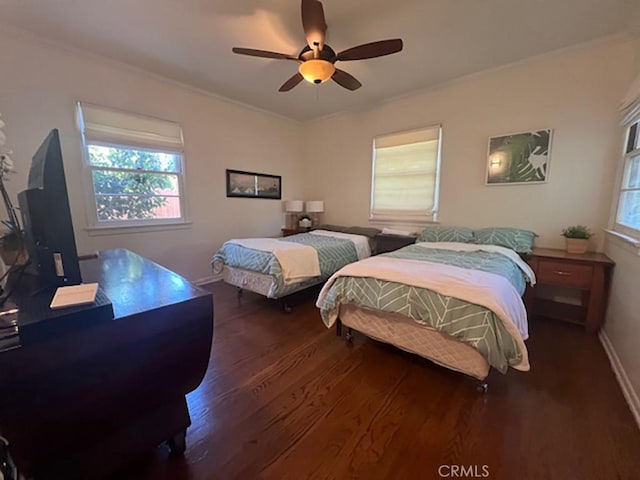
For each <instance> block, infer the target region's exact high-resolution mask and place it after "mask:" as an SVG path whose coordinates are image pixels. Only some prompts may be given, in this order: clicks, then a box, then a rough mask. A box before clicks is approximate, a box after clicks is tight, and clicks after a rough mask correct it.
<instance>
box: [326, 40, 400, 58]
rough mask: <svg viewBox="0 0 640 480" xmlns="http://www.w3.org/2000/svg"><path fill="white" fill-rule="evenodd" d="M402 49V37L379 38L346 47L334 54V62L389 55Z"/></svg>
mask: <svg viewBox="0 0 640 480" xmlns="http://www.w3.org/2000/svg"><path fill="white" fill-rule="evenodd" d="M401 50H402V39H400V38H394V39H392V40H380V41H379V42H371V43H365V44H364V45H358V46H357V47H352V48H348V49H346V50H343V51H342V52H340V53H338V54H337V55H336V58H335V59H334V60H333V61H334V62H337V61H338V60H340V61H343V62H344V61H347V60H365V59H367V58H375V57H382V56H384V55H391V54H392V53H397V52H399V51H401Z"/></svg>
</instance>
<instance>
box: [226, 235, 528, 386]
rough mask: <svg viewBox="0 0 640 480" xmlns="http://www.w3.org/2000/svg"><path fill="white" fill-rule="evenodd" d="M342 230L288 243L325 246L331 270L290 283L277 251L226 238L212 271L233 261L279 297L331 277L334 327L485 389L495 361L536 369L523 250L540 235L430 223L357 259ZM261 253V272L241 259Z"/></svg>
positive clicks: (240, 272)
mask: <svg viewBox="0 0 640 480" xmlns="http://www.w3.org/2000/svg"><path fill="white" fill-rule="evenodd" d="M461 231H463V233H464V235H461ZM341 235H342V234H340V235H336V234H335V233H329V232H316V233H309V234H303V235H296V236H293V237H298V238H293V237H287V239H281V240H286V241H288V242H294V243H298V244H309V243H311V244H314V245H315V246H316V247H317V248H316V249H317V257H318V258H319V259H320V258H321V257H322V258H323V260H322V261H320V262H319V263H320V264H321V265H323V267H321V268H320V270H321V272H320V275H318V276H315V277H313V278H307V279H298V280H297V281H294V282H293V283H292V282H291V281H290V280H289V281H285V280H284V279H283V278H281V277H280V276H279V275H278V274H279V273H280V274H281V273H282V270H283V269H282V268H280V269H279V268H278V267H279V262H278V261H277V258H276V257H275V255H271V254H270V253H269V252H266V251H264V250H262V251H258V253H257V252H256V251H252V250H251V248H250V247H251V244H244V245H238V244H237V243H236V244H233V243H230V244H229V243H228V244H225V246H224V247H223V248H222V249H221V251H220V252H218V254H216V255H215V256H214V260H213V262H214V268H215V266H216V263H217V264H220V263H225V265H224V266H223V267H222V271H223V272H224V279H225V281H227V282H228V283H231V284H233V285H236V286H238V287H241V288H248V289H250V290H253V291H256V292H258V293H261V294H263V295H265V296H268V297H271V298H279V297H281V296H283V295H287V294H288V293H291V292H292V291H297V290H299V289H301V288H306V287H308V286H309V285H313V284H318V283H324V282H326V283H325V285H324V287H323V288H322V291H321V293H320V295H319V297H318V300H317V303H316V305H317V306H318V308H319V309H320V312H321V316H322V320H323V321H324V323H325V325H326V326H327V327H328V328H330V327H332V326H333V325H334V324H337V332H338V334H340V331H341V327H342V325H344V326H346V327H347V328H348V329H349V334H350V331H351V329H353V330H357V331H359V332H361V333H363V334H365V335H367V336H369V337H371V338H374V339H376V340H379V341H383V342H386V343H390V344H392V345H395V346H396V347H398V348H401V349H403V350H406V351H409V352H412V353H415V354H418V355H420V356H422V357H425V358H428V359H430V360H432V361H434V362H435V363H438V364H440V365H442V366H445V367H447V368H450V369H452V370H455V371H458V372H462V373H464V374H467V375H469V376H471V377H473V378H475V379H477V380H479V381H480V387H481V388H482V389H483V390H485V389H486V383H485V382H484V380H485V378H486V377H487V375H488V373H489V370H490V367H493V368H495V369H496V370H498V371H500V372H502V373H506V371H507V370H508V368H509V367H511V368H514V369H517V370H521V371H526V370H528V369H529V361H528V354H527V349H526V346H525V344H524V340H526V339H527V337H528V330H527V313H526V310H525V307H524V303H523V302H522V295H523V294H524V291H525V287H526V283H527V282H531V283H534V282H535V278H534V274H533V271H532V270H531V269H530V268H529V266H528V265H527V264H526V263H525V262H524V261H523V260H522V259H521V257H520V255H519V253H523V252H525V253H526V251H527V249H529V250H530V248H531V244H532V243H533V237H534V236H535V234H533V233H532V232H528V231H524V230H518V229H482V230H479V231H476V232H473V231H471V230H470V229H457V230H455V232H454V233H452V232H451V228H449V227H430V229H427V230H425V232H423V234H422V235H421V236H420V237H419V238H418V242H417V243H416V244H414V245H410V246H407V247H404V248H402V249H400V250H397V251H395V252H391V253H387V254H384V255H378V256H374V257H370V258H368V255H366V254H365V252H366V250H365V249H364V248H363V247H360V248H361V252H360V254H359V255H358V253H357V252H356V250H357V249H356V247H355V244H354V241H356V240H357V239H355V238H347V237H344V236H341ZM318 237H319V238H321V239H322V240H319V238H318ZM329 239H331V240H329ZM335 240H337V241H335ZM340 240H342V241H340ZM345 241H346V242H347V243H344V242H345ZM349 243H351V245H349ZM229 245H234V246H233V247H231V246H229ZM338 245H340V247H338ZM329 246H330V247H329ZM336 247H338V248H336ZM247 250H248V251H247ZM338 251H339V252H340V253H339V254H338V253H337V252H338ZM329 252H331V253H329ZM255 256H257V257H259V258H260V259H261V260H262V262H261V263H260V262H256V261H252V262H251V264H252V265H257V264H258V263H260V268H259V269H258V270H254V271H250V270H249V268H247V267H248V266H249V264H248V263H247V262H246V261H245V262H244V263H243V264H242V265H240V263H241V261H240V259H241V257H244V258H245V260H246V258H249V257H255ZM354 258H356V259H357V260H359V261H355V260H354ZM328 259H333V261H332V262H328V261H327V260H328ZM254 260H255V259H254ZM227 262H228V263H227ZM341 263H342V264H344V266H342V265H341V266H338V265H339V264H341ZM329 265H330V266H329ZM336 267H337V268H336ZM332 269H335V270H334V272H335V273H334V272H331V270H332ZM349 336H350V335H349Z"/></svg>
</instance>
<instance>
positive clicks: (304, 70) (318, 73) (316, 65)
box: [298, 58, 336, 83]
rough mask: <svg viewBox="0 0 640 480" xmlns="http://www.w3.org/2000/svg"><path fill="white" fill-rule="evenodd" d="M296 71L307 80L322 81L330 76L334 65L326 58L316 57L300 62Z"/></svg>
mask: <svg viewBox="0 0 640 480" xmlns="http://www.w3.org/2000/svg"><path fill="white" fill-rule="evenodd" d="M298 71H299V72H300V75H302V76H303V77H304V79H305V80H306V81H307V82H310V83H323V82H326V81H327V80H329V79H330V78H331V76H332V75H333V74H334V73H335V71H336V67H334V66H333V63H331V62H328V61H327V60H322V59H320V58H316V59H311V60H307V61H306V62H303V63H301V64H300V67H299V68H298Z"/></svg>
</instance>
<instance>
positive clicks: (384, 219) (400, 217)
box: [369, 123, 443, 224]
mask: <svg viewBox="0 0 640 480" xmlns="http://www.w3.org/2000/svg"><path fill="white" fill-rule="evenodd" d="M435 129H438V148H437V152H436V165H435V171H434V175H433V179H434V186H433V207H432V209H431V213H426V214H419V213H410V211H406V210H405V211H404V213H402V211H398V212H397V213H391V212H389V213H376V212H374V201H375V180H376V139H378V138H380V137H391V136H394V135H404V134H411V133H415V132H420V131H427V130H435ZM442 131H443V128H442V124H439V123H438V124H433V125H428V126H424V127H418V128H412V129H410V130H401V131H396V132H391V133H384V134H379V135H376V136H375V137H374V139H373V142H372V147H371V157H372V158H371V195H370V200H369V220H371V221H373V222H378V223H396V224H399V223H405V224H429V223H435V222H437V216H438V206H439V205H438V204H439V200H440V170H441V163H442Z"/></svg>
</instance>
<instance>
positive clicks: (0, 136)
mask: <svg viewBox="0 0 640 480" xmlns="http://www.w3.org/2000/svg"><path fill="white" fill-rule="evenodd" d="M0 116H2V115H1V114H0ZM5 125H6V124H5V123H4V122H3V121H2V119H1V118H0V176H2V175H4V174H5V173H14V172H15V171H16V170H15V168H14V165H13V160H11V157H10V155H11V154H12V153H13V152H12V151H11V150H9V149H8V148H5V146H4V145H5V144H6V143H7V136H6V135H5V134H4V132H3V131H2V128H3V127H4V126H5Z"/></svg>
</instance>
